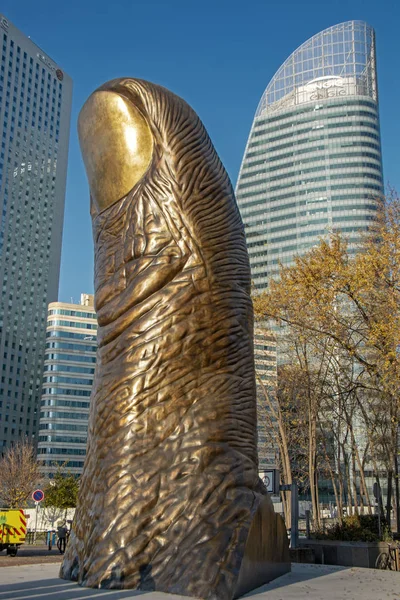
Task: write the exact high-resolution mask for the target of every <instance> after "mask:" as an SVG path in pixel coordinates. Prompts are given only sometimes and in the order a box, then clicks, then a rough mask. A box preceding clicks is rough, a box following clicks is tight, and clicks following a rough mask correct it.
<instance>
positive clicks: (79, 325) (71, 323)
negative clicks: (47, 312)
mask: <svg viewBox="0 0 400 600" xmlns="http://www.w3.org/2000/svg"><path fill="white" fill-rule="evenodd" d="M47 326H48V327H57V326H59V327H76V328H78V329H96V330H97V323H83V322H82V321H61V320H60V319H54V320H51V321H48V322H47Z"/></svg>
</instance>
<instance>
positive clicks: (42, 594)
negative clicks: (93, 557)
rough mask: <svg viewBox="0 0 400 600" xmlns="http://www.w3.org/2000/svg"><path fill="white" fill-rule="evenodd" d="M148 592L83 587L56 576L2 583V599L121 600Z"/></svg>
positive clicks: (0, 592)
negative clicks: (90, 599)
mask: <svg viewBox="0 0 400 600" xmlns="http://www.w3.org/2000/svg"><path fill="white" fill-rule="evenodd" d="M145 593H146V592H142V591H136V590H97V589H92V588H82V587H80V586H79V585H77V584H76V583H74V582H71V581H64V580H62V579H58V578H57V577H54V578H52V579H41V580H38V581H21V583H11V584H8V585H0V600H6V599H7V600H8V599H11V598H12V600H25V599H28V598H32V599H33V598H36V599H37V600H42V599H45V600H81V599H82V600H83V599H84V598H107V600H108V599H110V600H119V599H121V600H122V598H133V597H134V596H140V595H143V594H145Z"/></svg>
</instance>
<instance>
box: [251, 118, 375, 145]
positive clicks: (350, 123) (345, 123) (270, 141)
mask: <svg viewBox="0 0 400 600" xmlns="http://www.w3.org/2000/svg"><path fill="white" fill-rule="evenodd" d="M341 127H342V128H343V129H346V130H348V129H349V128H350V127H354V128H358V127H363V128H366V129H373V130H375V131H378V132H379V125H377V124H376V123H374V122H370V121H343V122H340V123H325V124H321V125H318V126H315V127H304V128H303V129H293V130H292V131H289V132H286V133H283V134H282V135H276V136H275V137H271V138H270V137H268V136H267V133H265V138H263V139H260V140H258V141H256V142H253V141H251V142H250V143H249V145H248V148H255V147H257V146H263V145H268V144H273V143H274V142H278V141H280V140H287V139H290V138H292V143H295V140H293V138H295V139H296V141H297V143H299V140H298V139H297V138H299V137H300V136H301V135H305V134H308V133H311V132H313V131H321V130H322V129H324V130H326V129H339V128H341ZM347 133H349V132H347ZM350 133H352V134H353V135H354V133H355V132H354V131H351V132H350ZM327 137H331V134H329V133H328V134H327Z"/></svg>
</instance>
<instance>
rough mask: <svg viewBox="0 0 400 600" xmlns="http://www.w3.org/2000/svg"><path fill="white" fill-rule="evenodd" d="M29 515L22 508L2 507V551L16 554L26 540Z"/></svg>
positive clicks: (0, 541)
mask: <svg viewBox="0 0 400 600" xmlns="http://www.w3.org/2000/svg"><path fill="white" fill-rule="evenodd" d="M26 522H27V516H26V514H25V513H24V511H23V510H22V509H13V508H0V552H1V551H2V550H6V552H7V554H8V555H9V556H16V555H17V552H18V548H19V547H20V546H21V545H22V544H23V543H24V542H25V538H26Z"/></svg>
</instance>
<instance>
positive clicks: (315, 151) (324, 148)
mask: <svg viewBox="0 0 400 600" xmlns="http://www.w3.org/2000/svg"><path fill="white" fill-rule="evenodd" d="M328 141H329V140H328ZM343 148H347V150H346V151H345V152H343ZM355 148H370V149H371V150H376V152H377V153H378V154H379V156H380V155H381V147H380V145H379V144H375V143H374V142H366V141H363V140H358V141H351V142H344V143H340V142H339V143H337V142H334V143H333V144H329V143H328V144H327V145H325V144H318V145H317V144H315V145H314V143H312V144H310V146H309V147H308V146H305V147H304V148H296V150H292V151H291V152H283V153H281V152H279V153H277V154H276V155H272V156H269V155H268V156H263V158H260V159H257V160H248V155H247V154H246V158H245V161H244V162H243V170H245V169H250V168H252V167H255V166H258V165H268V166H269V163H272V162H273V163H277V162H278V161H280V160H286V159H287V158H295V159H296V160H298V161H306V160H307V161H313V160H315V161H317V160H325V157H326V158H327V160H328V159H329V158H330V157H331V156H332V157H333V156H335V155H331V154H329V153H330V152H332V151H334V152H337V151H338V150H339V149H340V150H341V152H342V153H343V154H344V156H350V155H351V151H352V150H354V149H355ZM310 153H312V156H311V158H308V159H306V158H304V155H305V154H310ZM259 154H261V155H262V154H263V153H262V152H260V153H259ZM353 155H354V156H360V155H361V153H360V152H354V153H353ZM279 166H280V165H279V164H278V165H277V166H276V168H279ZM269 168H271V167H269ZM239 179H241V174H240V177H239Z"/></svg>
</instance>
